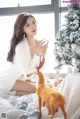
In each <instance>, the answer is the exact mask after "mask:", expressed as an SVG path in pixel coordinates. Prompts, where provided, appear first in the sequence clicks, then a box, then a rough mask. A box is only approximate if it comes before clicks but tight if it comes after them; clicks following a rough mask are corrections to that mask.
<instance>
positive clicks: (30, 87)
mask: <svg viewBox="0 0 80 119" xmlns="http://www.w3.org/2000/svg"><path fill="white" fill-rule="evenodd" d="M36 32H37V23H36V20H35V18H34V17H33V16H32V15H31V14H29V13H21V14H19V15H18V17H17V19H16V21H15V24H14V32H13V36H12V39H11V45H10V50H9V53H8V56H7V61H8V62H10V67H9V69H7V70H6V72H3V73H2V74H0V89H2V90H3V91H4V92H9V91H16V95H19V96H21V95H24V94H30V93H34V92H35V89H36V87H35V85H34V83H32V82H31V81H28V80H27V79H28V77H27V75H28V74H29V73H31V72H33V71H34V70H36V67H37V65H38V64H39V59H40V57H42V56H43V55H44V54H45V53H46V50H47V46H48V43H47V44H44V41H42V40H41V41H37V40H36V39H35V37H34V36H35V35H36Z"/></svg>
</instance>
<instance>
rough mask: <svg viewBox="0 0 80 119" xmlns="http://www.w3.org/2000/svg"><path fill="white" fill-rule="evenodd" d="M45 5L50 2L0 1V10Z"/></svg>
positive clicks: (39, 0) (29, 0) (41, 0)
mask: <svg viewBox="0 0 80 119" xmlns="http://www.w3.org/2000/svg"><path fill="white" fill-rule="evenodd" d="M47 4H51V0H0V8H4V7H17V6H18V5H19V6H33V5H47Z"/></svg>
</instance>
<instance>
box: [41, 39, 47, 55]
mask: <svg viewBox="0 0 80 119" xmlns="http://www.w3.org/2000/svg"><path fill="white" fill-rule="evenodd" d="M47 48H48V41H47V43H46V44H44V45H43V47H42V52H43V54H45V53H46V51H47Z"/></svg>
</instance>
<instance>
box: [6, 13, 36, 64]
mask: <svg viewBox="0 0 80 119" xmlns="http://www.w3.org/2000/svg"><path fill="white" fill-rule="evenodd" d="M29 17H32V18H34V17H33V16H32V15H31V14H29V13H20V14H19V15H18V17H17V19H16V21H15V24H14V31H13V36H12V39H11V43H10V50H9V52H8V56H7V61H10V62H13V58H14V55H15V48H16V46H17V45H18V44H19V43H20V42H21V41H22V40H23V37H24V35H25V36H26V34H25V33H24V32H23V27H24V26H25V24H26V23H27V19H28V18H29ZM34 19H35V18H34ZM26 37H27V36H26Z"/></svg>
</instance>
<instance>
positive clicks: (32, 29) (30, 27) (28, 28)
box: [23, 17, 37, 36]
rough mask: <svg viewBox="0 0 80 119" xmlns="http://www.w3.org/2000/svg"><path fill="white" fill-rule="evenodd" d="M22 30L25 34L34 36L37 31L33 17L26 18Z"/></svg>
mask: <svg viewBox="0 0 80 119" xmlns="http://www.w3.org/2000/svg"><path fill="white" fill-rule="evenodd" d="M23 30H24V32H25V33H26V35H27V36H34V35H36V32H37V24H36V21H35V19H34V18H33V17H29V18H28V19H27V23H26V24H25V26H24V27H23Z"/></svg>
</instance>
